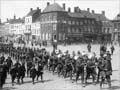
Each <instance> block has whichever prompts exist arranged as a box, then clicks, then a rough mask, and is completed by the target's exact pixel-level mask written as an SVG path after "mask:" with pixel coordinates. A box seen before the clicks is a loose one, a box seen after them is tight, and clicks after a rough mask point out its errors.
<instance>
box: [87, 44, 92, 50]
mask: <svg viewBox="0 0 120 90" xmlns="http://www.w3.org/2000/svg"><path fill="white" fill-rule="evenodd" d="M87 49H88V52H91V44H90V43H89V44H88V46H87Z"/></svg>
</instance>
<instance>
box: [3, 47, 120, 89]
mask: <svg viewBox="0 0 120 90" xmlns="http://www.w3.org/2000/svg"><path fill="white" fill-rule="evenodd" d="M58 48H59V49H61V50H62V51H63V52H64V51H66V50H69V51H70V53H71V52H72V51H75V52H77V51H78V50H79V51H87V45H69V46H62V45H61V46H58ZM109 48H110V47H108V49H109ZM46 49H47V50H48V51H50V52H51V51H52V47H50V46H48V47H47V48H46ZM99 49H100V46H99V45H93V46H92V51H93V52H96V53H97V56H99ZM112 67H113V75H112V77H111V79H112V88H111V89H109V88H108V85H107V84H104V86H103V89H102V90H120V48H119V47H118V46H115V52H114V55H113V56H112ZM43 79H44V83H43V82H41V81H40V78H39V81H35V82H36V83H35V84H34V85H33V84H32V80H31V78H27V77H25V79H24V84H21V85H18V84H15V85H14V86H12V84H11V78H10V76H9V75H8V78H7V80H6V84H5V85H4V87H3V90H101V89H100V86H99V84H96V85H93V84H92V83H90V84H88V85H87V86H86V87H82V85H81V80H79V81H78V83H77V84H76V83H75V82H74V81H72V80H70V78H66V79H64V78H63V77H62V76H60V77H58V75H57V74H55V75H53V74H52V73H51V72H49V71H46V70H45V71H44V77H43ZM74 79H75V78H73V80H74ZM88 82H92V80H88Z"/></svg>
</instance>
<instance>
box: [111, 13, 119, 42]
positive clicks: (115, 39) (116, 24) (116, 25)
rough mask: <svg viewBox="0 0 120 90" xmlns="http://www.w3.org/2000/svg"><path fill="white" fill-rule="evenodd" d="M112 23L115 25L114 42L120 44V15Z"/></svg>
mask: <svg viewBox="0 0 120 90" xmlns="http://www.w3.org/2000/svg"><path fill="white" fill-rule="evenodd" d="M112 22H113V23H114V32H113V40H114V41H115V42H119V43H120V14H118V15H117V16H116V17H115V18H114V19H113V20H112Z"/></svg>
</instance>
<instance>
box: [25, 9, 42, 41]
mask: <svg viewBox="0 0 120 90" xmlns="http://www.w3.org/2000/svg"><path fill="white" fill-rule="evenodd" d="M40 13H41V9H39V8H38V7H37V9H36V10H33V9H32V8H31V9H30V11H29V13H28V14H27V15H26V16H25V32H24V35H25V41H27V42H26V43H29V41H33V40H34V39H35V36H36V35H37V36H38V35H39V34H36V31H40V29H39V28H40V25H39V23H40V22H38V21H37V22H36V20H37V18H38V17H39V15H40ZM37 33H39V32H37Z"/></svg>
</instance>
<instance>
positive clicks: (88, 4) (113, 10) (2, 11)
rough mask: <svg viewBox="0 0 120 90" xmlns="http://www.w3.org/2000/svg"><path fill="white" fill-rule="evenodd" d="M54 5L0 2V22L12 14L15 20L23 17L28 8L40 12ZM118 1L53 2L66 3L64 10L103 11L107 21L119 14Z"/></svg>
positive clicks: (29, 0)
mask: <svg viewBox="0 0 120 90" xmlns="http://www.w3.org/2000/svg"><path fill="white" fill-rule="evenodd" d="M48 1H49V2H50V4H53V3H54V0H0V4H1V5H0V18H1V19H2V21H6V18H9V19H10V18H13V16H14V14H15V15H16V17H17V18H19V17H21V18H22V17H23V16H25V15H26V14H27V13H28V12H29V10H30V8H33V9H36V8H37V7H39V8H41V9H42V10H43V9H44V8H45V7H46V3H47V2H48ZM119 1H120V0H55V2H56V3H58V4H59V5H60V6H62V3H66V10H67V8H68V7H71V10H72V11H73V7H75V6H79V8H80V9H81V10H87V8H90V11H91V10H95V12H96V13H101V11H102V10H104V11H105V15H106V16H107V18H109V19H113V18H115V16H116V15H117V14H118V13H119V12H120V10H119V8H120V7H119V4H120V3H119Z"/></svg>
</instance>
